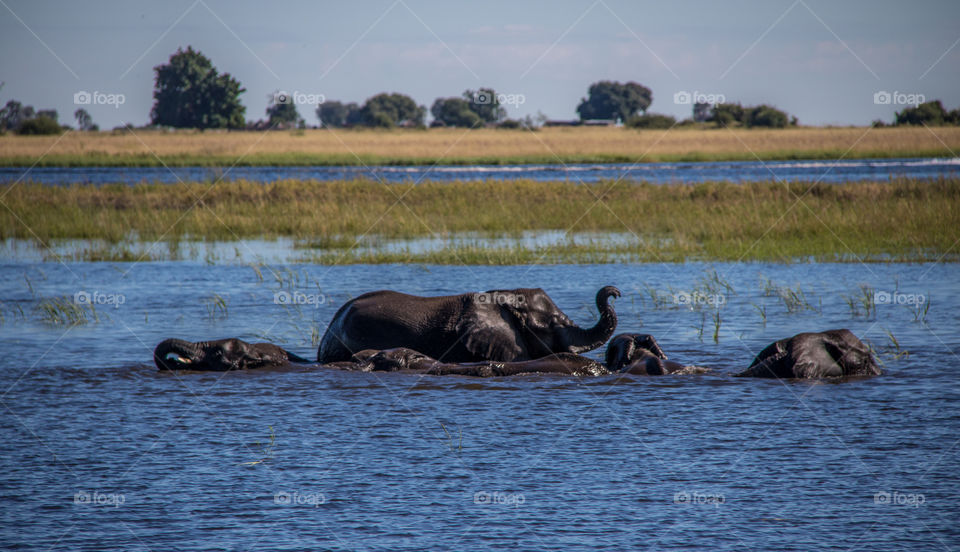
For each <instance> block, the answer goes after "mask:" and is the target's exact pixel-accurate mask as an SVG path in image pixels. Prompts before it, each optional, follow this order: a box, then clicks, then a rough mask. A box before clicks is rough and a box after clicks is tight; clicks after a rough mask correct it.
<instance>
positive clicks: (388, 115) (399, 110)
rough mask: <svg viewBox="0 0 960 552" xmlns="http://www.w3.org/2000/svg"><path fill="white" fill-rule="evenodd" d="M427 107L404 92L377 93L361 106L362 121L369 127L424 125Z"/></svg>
mask: <svg viewBox="0 0 960 552" xmlns="http://www.w3.org/2000/svg"><path fill="white" fill-rule="evenodd" d="M426 112H427V109H426V108H425V107H423V106H418V105H417V102H415V101H413V98H411V97H410V96H406V95H404V94H398V93H393V94H386V93H384V94H377V95H376V96H373V97H372V98H370V99H368V100H367V101H366V103H364V104H363V107H361V108H360V117H359V118H360V123H361V124H363V125H365V126H369V127H381V128H391V127H395V126H423V118H424V116H425V115H426Z"/></svg>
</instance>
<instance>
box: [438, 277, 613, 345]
mask: <svg viewBox="0 0 960 552" xmlns="http://www.w3.org/2000/svg"><path fill="white" fill-rule="evenodd" d="M483 297H492V298H493V299H492V300H488V301H482V300H480V299H482V298H483ZM499 297H506V298H508V299H505V300H499V299H497V298H499ZM611 297H620V290H618V289H617V288H615V287H613V286H606V287H603V288H600V290H599V291H597V295H596V305H597V310H598V311H599V313H600V319H599V320H597V323H596V324H594V325H593V326H592V327H590V328H581V327H580V326H578V325H577V324H576V323H575V322H574V321H573V320H571V319H570V318H569V317H568V316H567V315H566V314H564V312H563V311H561V310H560V307H558V306H557V305H556V303H554V302H553V300H552V299H550V296H549V295H547V294H546V293H545V292H544V291H543V290H542V289H522V290H491V291H487V292H484V293H482V294H478V299H477V300H476V301H475V302H474V303H472V304H470V305H469V306H468V308H467V309H466V312H465V313H464V316H463V317H462V318H461V320H460V322H459V324H458V326H457V329H458V330H459V331H460V332H461V333H462V335H463V342H464V344H465V345H466V348H467V349H468V350H469V351H470V352H472V353H474V354H475V355H476V356H477V357H479V358H481V359H484V360H503V361H519V360H531V359H536V358H541V357H545V356H547V355H551V354H555V353H572V354H580V353H585V352H587V351H592V350H593V349H596V348H597V347H600V346H601V345H603V344H604V343H606V342H607V340H608V339H610V336H611V335H613V332H614V330H616V329H617V313H616V311H614V309H613V305H611V304H610V298H611ZM511 298H512V299H511Z"/></svg>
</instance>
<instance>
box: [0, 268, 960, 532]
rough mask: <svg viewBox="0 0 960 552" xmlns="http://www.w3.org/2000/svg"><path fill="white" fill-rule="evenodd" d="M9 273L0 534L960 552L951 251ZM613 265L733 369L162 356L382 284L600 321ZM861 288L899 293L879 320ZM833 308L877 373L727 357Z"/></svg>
mask: <svg viewBox="0 0 960 552" xmlns="http://www.w3.org/2000/svg"><path fill="white" fill-rule="evenodd" d="M258 270H259V272H258ZM0 275H2V278H0V298H2V301H3V303H2V305H0V313H2V315H3V319H2V325H0V350H2V351H3V355H2V356H0V379H2V388H0V406H2V410H3V415H2V416H0V439H2V442H3V453H2V455H0V549H4V550H98V551H99V550H111V549H121V550H174V549H176V550H428V549H432V550H486V549H497V550H500V549H511V550H548V549H562V550H597V549H609V550H628V549H651V550H689V549H692V548H701V547H705V548H710V549H721V550H743V549H755V550H826V549H829V550H878V549H904V550H921V549H923V550H949V549H953V548H956V547H958V546H960V529H958V527H960V525H958V523H957V520H960V498H958V497H960V476H958V473H960V449H958V439H960V411H958V410H960V386H958V370H960V358H958V356H957V354H956V353H957V351H960V332H958V328H960V323H958V322H960V315H958V313H960V293H958V291H960V278H958V276H960V270H958V266H957V265H955V264H868V265H861V264H794V265H783V264H759V263H739V264H700V263H688V264H676V265H673V264H664V265H657V264H650V265H593V266H591V265H579V266H532V267H456V266H376V267H370V266H347V267H323V266H310V265H295V266H291V267H284V266H264V267H258V269H257V270H255V269H254V268H252V267H250V266H244V265H241V264H228V263H223V264H214V265H205V264H203V263H199V262H163V263H140V264H134V263H117V264H112V263H68V264H59V263H54V262H46V263H44V262H34V261H12V260H6V261H2V262H0ZM717 282H725V283H727V284H728V285H729V288H727V287H724V286H722V285H720V284H718V283H717ZM606 284H613V285H617V286H618V287H619V288H620V289H621V290H623V292H624V297H622V298H621V299H618V300H617V301H616V308H617V311H618V313H619V316H620V324H619V331H643V332H649V333H652V334H654V335H656V336H657V337H658V339H659V341H660V344H661V345H662V346H663V348H664V349H665V351H666V352H667V354H668V355H670V357H671V358H672V359H676V360H680V361H684V362H690V363H697V364H700V365H705V366H709V367H711V368H713V369H714V372H713V373H711V374H708V375H703V376H682V377H661V378H642V377H626V378H621V379H618V378H615V377H605V378H597V379H576V378H567V377H545V376H543V377H533V376H531V377H517V378H508V379H500V380H477V379H468V378H459V377H417V376H411V375H401V374H363V373H344V372H337V371H329V370H324V369H319V368H316V367H309V366H304V367H298V368H291V369H285V370H268V371H262V372H245V373H220V374H201V373H158V372H157V370H156V369H155V368H154V367H153V365H152V363H151V351H152V348H153V347H154V345H156V343H157V342H159V341H160V340H162V339H164V338H167V337H182V338H188V339H208V338H219V337H228V336H238V337H241V338H244V339H247V340H270V341H273V342H276V343H279V344H282V345H283V346H285V347H287V348H288V349H290V350H292V351H294V352H297V353H299V354H301V355H303V356H313V355H314V354H315V340H316V337H317V336H318V333H322V331H323V328H324V324H325V323H326V322H327V321H329V320H330V318H331V317H332V315H333V313H334V311H335V310H336V308H337V307H338V306H339V305H340V304H342V303H343V302H344V301H346V300H347V299H348V298H350V297H351V296H355V295H357V294H359V293H361V292H364V291H368V290H374V289H381V288H390V289H397V290H402V291H406V292H410V293H418V294H448V293H457V292H465V291H470V290H482V289H488V288H497V287H525V286H533V287H543V288H544V289H545V290H546V291H547V292H548V293H549V294H550V295H551V296H552V297H553V298H554V300H555V301H556V302H557V304H559V305H560V307H561V308H562V309H563V310H564V311H565V312H566V313H567V314H568V315H569V316H571V317H572V318H573V319H574V320H576V321H578V322H579V323H581V324H592V323H593V321H594V320H595V319H596V313H595V308H594V307H593V306H592V302H593V301H592V299H593V295H594V293H595V292H596V290H597V289H598V288H600V287H601V286H603V285H606ZM861 285H863V286H867V287H866V288H861ZM864 289H867V291H866V292H864V291H863V290H864ZM787 290H791V291H792V292H793V296H796V295H797V294H798V292H799V293H802V296H803V299H802V301H801V302H800V303H799V305H798V303H797V302H796V301H793V302H791V300H789V299H786V300H785V299H783V297H790V296H791V294H790V293H789V292H788V291H787ZM284 293H286V294H287V295H286V296H284V295H283V294H284ZM864 293H868V294H869V295H870V296H871V297H873V298H875V299H876V300H877V301H879V304H876V307H875V308H872V309H871V310H870V311H869V312H864V310H863V305H862V304H861V303H858V300H857V299H856V298H855V297H859V296H863V294H864ZM885 294H886V295H885ZM61 296H63V297H66V298H67V301H69V302H73V301H74V300H75V299H76V300H78V301H79V302H80V303H82V304H84V305H89V304H90V303H93V304H94V305H95V307H96V308H95V311H96V316H95V317H94V316H93V315H92V314H91V311H89V310H87V311H85V312H87V316H88V317H89V318H90V320H89V321H88V322H87V323H83V324H74V325H72V324H70V323H64V324H56V323H53V322H52V321H50V320H45V319H44V315H43V314H42V311H41V310H38V309H39V308H40V305H41V304H43V301H44V300H45V299H49V298H53V297H61ZM284 297H286V298H284ZM851 304H852V305H854V306H853V307H851ZM918 305H930V308H929V309H928V310H926V311H924V310H923V309H922V308H918ZM82 308H87V307H82ZM717 312H719V317H720V327H719V330H718V331H717V332H716V342H715V340H714V326H715V323H714V320H715V318H714V317H715V313H717ZM836 327H847V328H850V329H851V330H853V331H854V333H856V334H857V335H859V336H860V337H861V338H863V339H865V340H867V341H869V342H870V343H871V344H872V345H873V346H874V347H875V348H876V349H877V351H878V358H880V360H881V361H882V362H883V364H884V368H885V370H886V373H885V374H884V375H883V376H880V377H877V378H873V379H869V380H860V381H852V382H846V383H836V384H833V383H823V382H780V381H762V380H744V379H735V378H731V377H730V374H731V373H733V372H735V371H737V370H739V369H742V368H744V367H746V366H747V365H748V364H749V363H750V361H751V359H752V358H753V355H754V354H756V353H757V352H758V351H759V350H760V349H761V348H762V347H764V346H765V345H766V344H768V343H769V342H771V341H773V340H775V339H779V338H781V337H786V336H789V335H793V334H795V333H797V332H800V331H815V330H821V329H828V328H836ZM887 332H890V334H892V336H893V337H894V338H895V339H896V340H897V341H898V343H899V347H900V350H899V353H900V355H899V356H898V355H897V349H896V347H894V346H893V342H892V341H891V337H890V335H888V333H887ZM904 351H908V352H909V354H907V355H904V354H902V353H904ZM594 354H597V355H599V354H602V350H598V351H595V352H594Z"/></svg>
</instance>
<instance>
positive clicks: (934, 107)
mask: <svg viewBox="0 0 960 552" xmlns="http://www.w3.org/2000/svg"><path fill="white" fill-rule="evenodd" d="M957 112H958V110H956V109H954V110H953V111H951V112H947V110H946V109H944V107H943V103H942V102H941V101H940V100H932V101H929V102H926V103H922V104H920V105H918V106H916V107H907V108H904V110H903V111H899V112H897V115H896V117H897V118H896V121H895V123H894V124H897V125H923V124H926V125H931V126H939V125H943V124H945V123H946V124H957V123H958V122H960V121H957V120H956V119H957Z"/></svg>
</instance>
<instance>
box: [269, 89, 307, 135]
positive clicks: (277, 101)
mask: <svg viewBox="0 0 960 552" xmlns="http://www.w3.org/2000/svg"><path fill="white" fill-rule="evenodd" d="M272 98H273V101H272V102H270V105H268V106H267V117H269V123H270V126H271V127H279V128H291V127H295V126H298V125H300V124H301V123H303V118H301V117H300V113H299V112H297V106H296V105H294V103H293V98H291V97H290V96H281V95H280V94H274V95H273V96H272Z"/></svg>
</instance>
